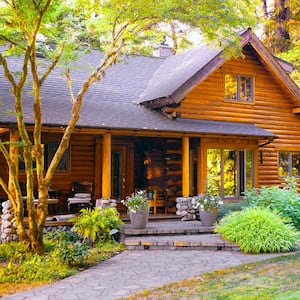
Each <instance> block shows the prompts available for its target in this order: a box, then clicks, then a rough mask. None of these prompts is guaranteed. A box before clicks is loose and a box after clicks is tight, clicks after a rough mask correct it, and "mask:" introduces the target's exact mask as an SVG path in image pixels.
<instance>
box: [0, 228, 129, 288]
mask: <svg viewBox="0 0 300 300" xmlns="http://www.w3.org/2000/svg"><path fill="white" fill-rule="evenodd" d="M56 236H57V237H59V240H56V239H55V237H56ZM63 236H65V237H66V240H63ZM74 236H75V240H73V237H74ZM52 238H53V239H52ZM77 238H78V237H76V234H75V233H74V232H70V231H69V232H64V233H63V232H62V231H61V230H59V231H58V234H55V233H54V234H47V235H46V238H45V241H46V242H45V244H46V246H47V252H46V254H45V255H44V256H40V255H37V254H32V253H30V252H28V251H27V250H28V248H27V247H26V246H25V245H23V244H22V243H19V242H18V243H17V242H10V243H5V244H1V245H0V255H1V256H0V257H1V264H0V282H1V283H13V284H16V283H22V284H27V285H28V284H33V286H35V283H37V282H51V281H53V280H57V279H61V278H64V277H67V276H70V275H73V274H74V273H76V269H74V267H76V268H78V267H86V266H88V265H93V264H96V263H98V262H99V261H103V260H106V259H108V258H110V257H111V256H112V255H114V254H116V253H118V252H120V251H122V250H123V249H124V248H123V245H121V244H118V243H115V242H112V241H110V242H108V243H101V244H99V245H96V247H95V248H93V249H89V247H88V244H86V243H80V242H79V241H77ZM27 288H28V287H27ZM6 292H7V291H6Z"/></svg>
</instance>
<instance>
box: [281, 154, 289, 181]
mask: <svg viewBox="0 0 300 300" xmlns="http://www.w3.org/2000/svg"><path fill="white" fill-rule="evenodd" d="M278 165H279V170H278V171H279V176H289V174H290V171H289V170H290V160H289V152H280V153H279V163H278Z"/></svg>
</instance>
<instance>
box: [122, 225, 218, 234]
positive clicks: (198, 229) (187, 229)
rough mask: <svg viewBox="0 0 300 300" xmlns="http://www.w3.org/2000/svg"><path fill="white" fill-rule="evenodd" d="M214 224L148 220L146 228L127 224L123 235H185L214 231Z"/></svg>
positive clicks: (123, 229) (123, 228)
mask: <svg viewBox="0 0 300 300" xmlns="http://www.w3.org/2000/svg"><path fill="white" fill-rule="evenodd" d="M213 231H214V227H213V226H202V225H201V222H200V221H176V222H175V221H161V222H148V223H147V226H146V228H144V229H134V228H132V226H131V224H125V225H124V226H123V227H122V229H121V235H122V236H123V237H127V236H147V235H176V234H177V235H185V234H202V233H213Z"/></svg>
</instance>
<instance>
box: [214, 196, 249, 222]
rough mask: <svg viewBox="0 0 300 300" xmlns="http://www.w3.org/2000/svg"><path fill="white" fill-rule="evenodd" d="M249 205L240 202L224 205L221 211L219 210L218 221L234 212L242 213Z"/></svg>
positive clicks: (245, 202)
mask: <svg viewBox="0 0 300 300" xmlns="http://www.w3.org/2000/svg"><path fill="white" fill-rule="evenodd" d="M248 206H249V203H248V202H247V201H239V202H232V203H226V202H225V203H224V204H223V205H222V206H221V207H220V208H219V209H218V216H217V219H218V220H220V219H222V218H223V217H225V216H226V215H228V214H229V213H231V212H233V211H240V210H243V209H244V208H246V207H248Z"/></svg>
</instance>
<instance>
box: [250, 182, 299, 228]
mask: <svg viewBox="0 0 300 300" xmlns="http://www.w3.org/2000/svg"><path fill="white" fill-rule="evenodd" d="M245 196H246V201H248V202H249V204H250V205H251V206H260V207H269V208H270V209H275V210H277V211H278V212H279V214H280V215H281V216H282V217H284V218H286V219H285V220H286V222H292V223H293V224H294V226H295V227H296V228H297V229H300V197H299V195H298V188H297V182H296V179H295V178H294V177H287V178H286V180H285V184H284V186H283V187H282V188H280V187H278V186H271V187H262V188H261V189H251V190H248V191H247V192H245Z"/></svg>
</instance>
